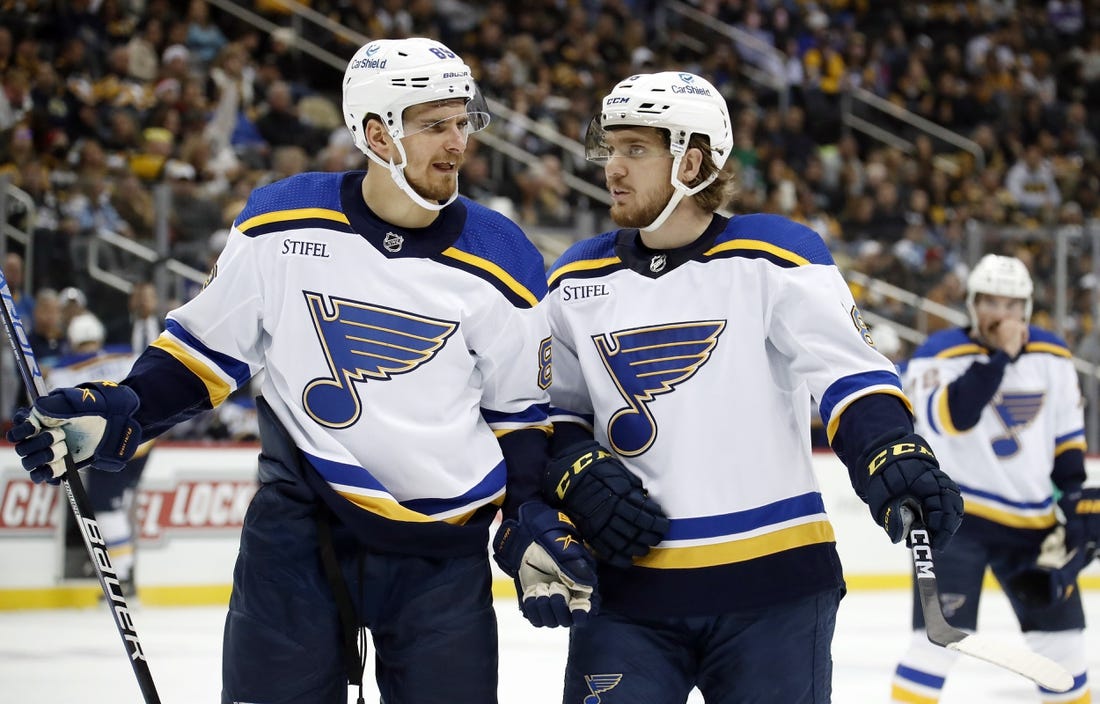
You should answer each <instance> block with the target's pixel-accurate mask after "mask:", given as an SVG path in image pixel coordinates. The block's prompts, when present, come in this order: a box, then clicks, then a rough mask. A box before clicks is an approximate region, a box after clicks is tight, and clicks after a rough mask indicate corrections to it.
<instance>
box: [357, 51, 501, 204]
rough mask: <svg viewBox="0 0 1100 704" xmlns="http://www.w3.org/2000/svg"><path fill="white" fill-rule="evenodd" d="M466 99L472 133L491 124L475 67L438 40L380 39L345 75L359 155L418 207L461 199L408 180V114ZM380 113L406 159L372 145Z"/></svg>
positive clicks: (455, 193)
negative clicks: (435, 194) (433, 193)
mask: <svg viewBox="0 0 1100 704" xmlns="http://www.w3.org/2000/svg"><path fill="white" fill-rule="evenodd" d="M455 98H462V99H464V100H465V101H466V117H467V119H468V120H469V122H468V125H467V129H468V131H469V132H477V131H479V130H482V129H484V128H485V126H486V125H488V124H489V110H488V108H487V107H486V105H485V99H484V98H482V97H481V92H480V91H479V90H478V87H477V83H475V82H474V77H473V73H472V72H471V71H470V67H469V66H467V65H466V63H465V62H463V60H462V59H460V58H459V57H458V55H457V54H455V53H454V52H453V51H451V50H450V49H448V48H447V47H446V46H444V45H443V44H441V43H439V42H437V41H435V40H434V39H427V38H424V37H411V38H409V39H377V40H375V41H372V42H370V43H368V44H365V45H363V46H362V47H360V49H359V51H357V52H355V56H353V57H352V59H351V61H349V62H348V67H347V69H346V70H345V71H344V121H345V122H346V123H347V126H348V129H349V130H351V138H352V140H353V141H354V142H355V146H356V147H358V148H359V151H361V152H363V153H364V154H366V155H367V157H368V158H370V159H371V161H374V162H376V163H378V164H379V165H381V166H384V167H386V168H387V169H389V171H390V175H391V176H392V177H393V180H394V182H395V183H397V186H398V187H399V188H400V189H401V190H402V191H404V192H405V194H406V195H408V196H409V197H410V198H412V199H413V201H415V202H416V203H417V204H418V205H420V206H421V207H423V208H427V209H429V210H442V209H443V208H445V207H446V206H448V205H450V204H451V203H452V202H454V200H455V198H457V197H458V187H457V186H456V187H455V192H454V193H453V194H451V197H450V198H449V199H447V202H446V203H434V202H431V201H428V200H426V199H425V198H423V197H422V196H421V195H420V194H419V193H417V192H416V191H415V190H413V188H412V186H410V185H409V183H408V181H406V180H405V165H406V163H407V158H406V156H405V148H404V146H402V144H401V139H402V137H406V136H408V135H407V134H406V133H405V125H404V122H403V120H402V116H403V114H404V112H405V109H406V108H408V107H411V106H413V105H420V104H423V103H431V102H435V101H437V100H453V99H455ZM368 115H377V116H378V117H379V118H380V119H381V120H382V122H383V124H385V126H386V130H387V131H388V132H389V134H390V137H392V138H393V141H394V144H395V145H396V147H397V153H398V155H399V156H400V161H399V162H395V161H393V160H392V159H391V160H390V161H389V162H385V161H383V160H382V158H381V157H379V156H378V155H377V154H375V153H374V152H373V151H372V150H371V149H370V147H368V146H367V139H366V135H365V134H364V133H363V121H364V120H365V119H366V118H367V116H368Z"/></svg>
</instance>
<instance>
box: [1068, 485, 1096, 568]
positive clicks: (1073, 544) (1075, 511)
mask: <svg viewBox="0 0 1100 704" xmlns="http://www.w3.org/2000/svg"><path fill="white" fill-rule="evenodd" d="M1058 507H1059V508H1061V509H1062V515H1063V516H1064V517H1065V528H1066V538H1065V542H1066V550H1074V549H1076V548H1085V549H1086V550H1088V551H1089V552H1090V554H1091V553H1092V552H1095V550H1096V548H1097V546H1100V489H1098V488H1095V487H1089V488H1084V487H1078V488H1076V489H1072V490H1069V491H1067V492H1065V493H1064V494H1062V498H1061V499H1059V500H1058ZM1086 562H1087V561H1086Z"/></svg>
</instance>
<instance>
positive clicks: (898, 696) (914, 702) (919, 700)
mask: <svg viewBox="0 0 1100 704" xmlns="http://www.w3.org/2000/svg"><path fill="white" fill-rule="evenodd" d="M890 701H891V702H898V703H899V704H937V702H939V699H938V698H937V697H926V696H924V695H922V694H917V693H916V692H913V691H910V690H908V689H906V688H904V687H902V686H901V685H898V684H895V685H894V686H892V687H890Z"/></svg>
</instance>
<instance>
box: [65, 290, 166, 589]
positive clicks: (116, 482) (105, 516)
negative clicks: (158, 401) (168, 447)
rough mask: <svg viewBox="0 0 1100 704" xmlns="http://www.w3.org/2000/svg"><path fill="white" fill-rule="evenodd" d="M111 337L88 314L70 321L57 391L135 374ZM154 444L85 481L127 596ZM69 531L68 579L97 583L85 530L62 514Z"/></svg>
mask: <svg viewBox="0 0 1100 704" xmlns="http://www.w3.org/2000/svg"><path fill="white" fill-rule="evenodd" d="M106 337H107V332H106V328H104V326H103V323H102V322H100V320H99V318H97V317H96V316H95V314H93V313H91V312H84V313H81V314H79V315H77V316H76V317H74V318H73V319H72V320H70V321H69V327H68V330H67V331H66V339H67V340H68V343H69V352H68V353H67V354H65V355H62V356H61V357H60V358H59V359H58V360H57V364H56V365H54V366H53V367H51V368H50V369H49V371H48V372H47V373H46V383H47V384H48V385H49V388H51V389H57V388H64V387H66V386H73V385H75V384H78V383H80V382H82V381H85V380H87V379H102V380H105V381H113V382H117V381H121V380H122V379H124V378H125V377H126V375H127V374H128V373H129V372H130V367H132V366H133V364H134V360H136V359H137V355H136V354H135V353H134V350H133V349H132V348H130V347H129V346H126V345H111V346H109V347H105V346H104V345H105V342H106ZM154 442H155V441H154V440H150V441H148V442H144V443H142V444H141V445H140V446H139V447H138V449H137V451H136V452H135V453H134V456H133V457H131V458H130V460H129V461H128V462H127V463H126V466H125V467H123V468H122V469H120V470H119V471H117V472H92V473H89V474H87V475H86V476H85V479H84V481H85V488H86V489H87V490H88V501H89V502H90V504H91V506H92V511H94V512H95V517H96V521H97V522H98V523H99V530H100V533H101V534H102V536H103V540H104V542H105V543H106V545H107V549H108V550H109V551H110V553H111V565H112V566H113V567H114V568H115V573H116V574H117V576H118V579H119V582H120V583H121V585H122V590H123V593H124V594H126V595H127V596H129V595H132V594H134V593H135V591H134V587H135V583H134V565H135V563H136V551H137V544H136V543H137V539H136V536H135V535H134V525H133V523H132V519H133V510H134V501H135V499H136V498H137V497H136V494H137V487H138V483H139V482H140V481H141V475H142V473H143V472H144V471H145V465H146V463H147V462H148V461H149V457H150V452H151V451H152V447H153V444H154ZM62 520H63V524H64V526H65V529H64V530H63V531H62V533H63V535H64V540H63V542H64V546H65V550H64V552H65V558H64V561H65V564H64V566H63V568H62V572H63V575H64V576H65V577H95V572H94V570H93V567H92V564H91V562H90V559H91V558H90V557H89V555H88V551H87V549H86V548H85V547H84V541H83V538H82V537H81V535H80V529H79V528H77V526H76V523H75V520H74V518H73V516H72V514H71V513H70V512H68V511H65V512H63V513H62Z"/></svg>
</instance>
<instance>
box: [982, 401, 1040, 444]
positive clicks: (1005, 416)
mask: <svg viewBox="0 0 1100 704" xmlns="http://www.w3.org/2000/svg"><path fill="white" fill-rule="evenodd" d="M1044 396H1045V394H1044V393H1043V392H1042V391H1034V392H1019V391H1017V392H1005V393H1000V394H997V395H996V396H994V397H993V401H992V403H991V405H992V406H993V409H994V410H995V411H997V419H998V420H1000V421H1001V424H1002V425H1003V426H1004V429H1005V434H1004V435H1001V436H999V437H995V438H993V452H994V454H996V455H997V456H998V457H1011V456H1013V455H1015V454H1016V453H1017V452H1019V451H1020V439H1019V434H1020V433H1021V432H1023V430H1024V429H1025V428H1027V426H1029V425H1031V423H1032V421H1034V420H1035V419H1036V418H1037V417H1038V416H1039V411H1040V410H1042V408H1043V398H1044Z"/></svg>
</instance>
